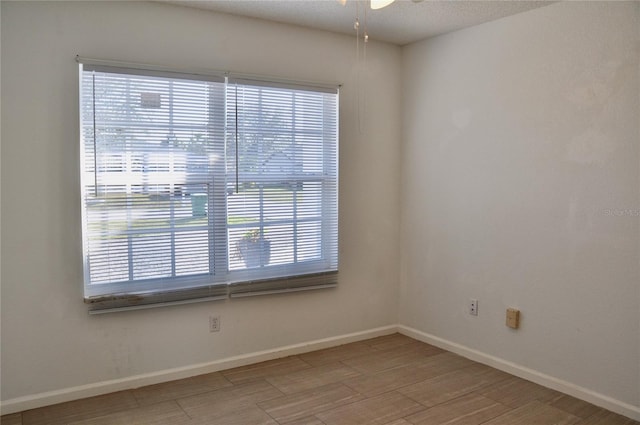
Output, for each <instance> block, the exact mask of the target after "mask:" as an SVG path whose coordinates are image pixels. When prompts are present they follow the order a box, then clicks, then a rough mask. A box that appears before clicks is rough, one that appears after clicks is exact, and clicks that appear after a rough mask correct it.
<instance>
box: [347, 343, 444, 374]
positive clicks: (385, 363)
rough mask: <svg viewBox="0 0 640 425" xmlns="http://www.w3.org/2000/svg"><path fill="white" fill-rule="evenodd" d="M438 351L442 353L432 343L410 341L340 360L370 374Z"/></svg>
mask: <svg viewBox="0 0 640 425" xmlns="http://www.w3.org/2000/svg"><path fill="white" fill-rule="evenodd" d="M440 353H444V351H443V350H441V349H439V348H437V347H434V346H432V345H427V344H422V343H415V344H412V343H410V344H403V345H400V346H398V347H396V348H393V349H387V350H376V351H374V352H371V353H367V354H365V355H362V356H358V357H353V358H350V359H345V360H342V363H344V364H346V365H347V366H351V367H352V368H354V369H355V370H357V371H359V372H362V373H369V374H371V373H376V372H380V371H383V370H386V369H392V368H394V367H399V366H405V365H407V364H410V363H419V362H421V361H423V360H424V358H425V357H426V356H432V355H436V354H440Z"/></svg>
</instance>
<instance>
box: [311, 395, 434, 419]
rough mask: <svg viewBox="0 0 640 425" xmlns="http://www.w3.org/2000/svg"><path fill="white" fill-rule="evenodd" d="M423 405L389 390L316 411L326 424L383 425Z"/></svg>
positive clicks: (418, 409)
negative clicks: (333, 407)
mask: <svg viewBox="0 0 640 425" xmlns="http://www.w3.org/2000/svg"><path fill="white" fill-rule="evenodd" d="M421 410H424V406H422V405H420V404H418V403H416V402H415V401H413V400H411V399H410V398H408V397H405V396H403V395H402V394H400V393H397V392H389V393H385V394H382V395H380V396H377V397H373V398H368V399H365V400H362V401H358V402H356V403H351V404H348V405H346V406H342V407H337V408H335V409H331V410H328V411H326V412H321V413H318V414H317V415H316V416H317V417H318V418H320V420H321V421H322V422H324V423H325V424H326V425H357V424H366V425H385V424H388V423H389V422H393V421H395V420H397V419H401V418H403V417H405V416H409V415H412V414H414V413H417V412H419V411H421Z"/></svg>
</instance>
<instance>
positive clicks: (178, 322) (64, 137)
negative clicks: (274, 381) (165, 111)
mask: <svg viewBox="0 0 640 425" xmlns="http://www.w3.org/2000/svg"><path fill="white" fill-rule="evenodd" d="M367 53H368V71H367V72H366V73H364V74H363V75H360V76H358V74H357V72H356V62H355V40H354V39H353V38H352V37H347V36H339V35H333V34H328V33H323V32H320V31H313V30H306V29H302V28H299V27H289V26H285V25H278V24H274V23H269V22H264V21H257V20H251V19H243V18H238V17H233V16H231V15H222V14H214V13H209V12H203V11H200V10H195V9H188V8H183V7H178V6H172V5H165V4H158V3H145V2H43V3H32V2H2V167H1V169H2V399H3V400H8V399H13V398H16V397H20V396H29V395H34V394H38V393H41V392H44V391H50V390H57V389H64V388H68V387H73V386H78V385H82V384H90V383H96V382H102V381H106V380H110V379H117V378H124V377H129V376H132V375H137V374H143V373H151V372H157V371H162V370H165V369H168V368H174V367H181V366H189V365H193V364H198V363H202V362H210V361H214V360H217V359H224V358H227V357H229V356H235V355H241V354H247V353H252V352H256V351H260V350H267V349H270V348H276V347H281V346H286V345H289V344H296V343H302V342H307V341H312V340H315V339H319V338H326V337H331V336H338V335H343V334H347V333H351V332H356V331H361V330H368V329H372V328H376V327H379V326H384V325H390V324H395V323H396V321H397V310H396V308H397V307H396V303H395V300H396V298H397V288H398V276H399V236H398V228H399V224H398V217H399V193H398V185H399V176H400V172H399V160H400V153H399V152H400V151H399V143H400V80H399V74H400V63H401V60H400V58H401V51H400V49H399V48H398V47H395V46H391V45H386V44H378V43H372V44H371V45H370V46H369V50H368V52H367ZM77 54H79V55H81V56H85V57H91V58H99V59H111V60H119V61H129V62H140V63H150V64H157V65H161V66H165V67H175V68H177V69H201V68H202V69H214V70H233V71H237V72H244V73H251V74H261V75H272V76H276V77H281V78H290V79H296V80H309V81H326V82H341V83H343V84H344V85H343V87H342V90H341V93H340V119H341V127H340V144H341V147H340V160H341V167H340V179H341V182H340V226H341V234H340V240H341V246H340V256H341V258H340V260H341V266H340V267H341V277H340V287H339V289H337V290H326V291H317V292H309V293H299V294H292V295H281V296H268V297H259V298H252V299H241V300H233V301H226V302H213V303H200V304H192V305H185V306H176V307H167V308H156V309H151V310H145V311H132V312H125V313H117V314H108V315H101V316H88V315H87V309H86V307H85V305H83V301H82V243H81V224H80V182H79V165H78V161H79V140H78V105H77V103H78V100H77V97H78V68H77V64H76V63H75V60H74V59H75V55H77ZM358 82H361V83H362V90H363V92H364V91H366V92H367V93H368V94H367V96H368V99H369V100H370V102H371V103H370V106H369V107H368V114H369V116H367V117H366V118H363V119H362V120H361V121H360V122H358V121H357V119H356V116H357V113H356V100H357V99H358V91H357V83H358ZM380 117H388V119H381V118H380ZM210 314H218V315H220V316H221V325H222V330H221V332H220V333H217V334H210V333H209V330H208V317H209V315H210Z"/></svg>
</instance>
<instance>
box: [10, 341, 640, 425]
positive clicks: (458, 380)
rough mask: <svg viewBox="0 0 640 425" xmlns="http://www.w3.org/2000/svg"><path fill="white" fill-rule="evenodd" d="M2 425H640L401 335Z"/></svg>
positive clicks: (52, 409)
mask: <svg viewBox="0 0 640 425" xmlns="http://www.w3.org/2000/svg"><path fill="white" fill-rule="evenodd" d="M1 423H2V425H45V424H46V425H58V424H70V425H116V424H117V425H136V424H144V425H278V424H280V425H284V424H287V425H352V424H366V425H438V424H449V425H479V424H484V425H518V424H522V425H533V424H539V425H553V424H558V425H560V424H562V425H565V424H567V425H569V424H577V425H631V424H636V425H640V423H639V422H636V421H632V420H630V419H627V418H624V417H622V416H619V415H616V414H614V413H611V412H608V411H606V410H604V409H601V408H599V407H596V406H593V405H591V404H589V403H586V402H583V401H581V400H577V399H575V398H573V397H570V396H567V395H563V394H561V393H559V392H557V391H553V390H550V389H548V388H545V387H542V386H540V385H536V384H534V383H531V382H529V381H525V380H523V379H520V378H516V377H514V376H511V375H509V374H506V373H504V372H501V371H498V370H496V369H493V368H490V367H488V366H484V365H481V364H479V363H475V362H473V361H471V360H467V359H465V358H463V357H460V356H457V355H455V354H452V353H449V352H446V351H443V350H441V349H439V348H436V347H433V346H431V345H428V344H424V343H421V342H418V341H415V340H413V339H411V338H408V337H406V336H403V335H400V334H394V335H389V336H383V337H379V338H374V339H370V340H367V341H362V342H356V343H352V344H347V345H342V346H339V347H335V348H330V349H326V350H321V351H315V352H312V353H307V354H302V355H299V356H292V357H287V358H283V359H278V360H273V361H269V362H264V363H259V364H255V365H250V366H245V367H240V368H236V369H229V370H225V371H222V372H216V373H211V374H208V375H201V376H197V377H194V378H188V379H182V380H179V381H174V382H169V383H165V384H159V385H152V386H148V387H143V388H138V389H135V390H130V391H122V392H118V393H113V394H107V395H104V396H99V397H92V398H88V399H84V400H78V401H72V402H69V403H62V404H57V405H54V406H48V407H43V408H39V409H33V410H28V411H25V412H22V413H16V414H12V415H6V416H3V417H2V418H1Z"/></svg>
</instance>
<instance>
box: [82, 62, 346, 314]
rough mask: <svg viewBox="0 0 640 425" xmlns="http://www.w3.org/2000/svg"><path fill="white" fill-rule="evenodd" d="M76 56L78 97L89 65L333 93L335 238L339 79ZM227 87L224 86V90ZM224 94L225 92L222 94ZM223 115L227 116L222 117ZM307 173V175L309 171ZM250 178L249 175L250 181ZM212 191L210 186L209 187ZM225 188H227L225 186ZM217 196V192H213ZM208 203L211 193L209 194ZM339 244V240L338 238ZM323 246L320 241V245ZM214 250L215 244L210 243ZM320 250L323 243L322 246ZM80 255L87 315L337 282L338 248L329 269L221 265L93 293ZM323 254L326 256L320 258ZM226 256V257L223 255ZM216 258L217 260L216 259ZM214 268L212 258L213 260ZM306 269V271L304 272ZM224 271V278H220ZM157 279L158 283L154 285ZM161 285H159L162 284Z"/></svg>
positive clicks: (132, 72)
mask: <svg viewBox="0 0 640 425" xmlns="http://www.w3.org/2000/svg"><path fill="white" fill-rule="evenodd" d="M76 61H77V62H78V63H79V64H80V67H79V69H80V72H79V76H80V77H79V86H80V96H79V98H78V99H79V102H81V100H82V75H83V71H87V70H93V71H99V72H109V73H122V74H127V75H141V76H149V77H163V78H180V79H194V80H199V81H212V82H223V81H225V80H226V85H229V84H232V83H234V84H248V85H254V86H267V87H269V88H285V89H293V90H310V91H314V92H322V93H335V95H336V98H335V127H336V128H335V147H334V149H335V153H334V155H335V162H334V163H333V165H332V166H333V167H335V190H334V192H335V201H332V202H335V207H332V208H334V209H335V214H336V219H335V222H334V223H332V225H333V226H334V227H335V235H336V240H337V239H338V236H337V235H338V229H337V227H338V222H337V211H338V181H339V179H338V164H339V155H338V146H339V144H338V133H339V87H340V85H339V84H331V83H329V84H327V83H308V82H292V81H288V80H283V79H272V78H264V77H256V76H247V75H241V74H232V73H228V72H226V73H220V72H211V71H204V72H203V71H198V72H190V71H187V72H183V71H176V70H175V69H168V68H164V67H156V66H148V65H140V64H130V63H124V62H112V61H102V60H95V59H83V58H80V57H76ZM225 90H226V89H225ZM224 96H226V94H225V95H224ZM79 114H80V129H81V130H80V141H81V145H83V144H84V136H83V132H82V128H83V122H82V121H83V120H82V115H83V110H82V105H79ZM224 120H226V117H225V118H224ZM84 168H85V155H84V147H83V146H81V173H82V183H81V190H82V203H83V206H82V208H83V209H84V208H85V193H84V192H85V181H84V179H85V170H84ZM304 177H305V176H300V178H299V179H300V180H301V181H308V180H307V179H305V178H304ZM307 177H308V176H307ZM319 179H320V180H321V181H322V180H323V177H322V176H319ZM252 181H253V180H252ZM210 190H214V189H213V188H210ZM225 190H226V188H225ZM321 193H323V196H327V194H326V191H324V190H323V191H322V192H321ZM214 196H215V194H214ZM209 202H210V203H211V202H212V197H211V196H210V197H209ZM321 205H322V206H321V208H322V209H324V208H326V203H325V202H323V203H322V204H321ZM219 215H220V214H211V215H210V218H209V221H208V223H209V224H207V226H208V228H209V231H210V232H214V231H216V227H217V226H215V225H213V226H212V224H213V223H212V222H211V221H212V220H217V221H220V217H217V216H219ZM86 220H87V218H86V215H85V214H84V213H83V214H82V221H83V241H85V242H83V243H86V237H87V236H86V235H87V234H88V229H87V223H86ZM324 226H325V225H324V224H323V230H322V232H323V233H326V232H327V230H326V229H325V227H324ZM218 227H222V230H220V229H218V230H217V231H224V232H225V234H226V233H227V231H228V224H227V218H226V212H225V217H224V226H218ZM216 238H217V236H215V235H213V236H211V237H210V240H215V239H216ZM336 243H337V242H336ZM322 245H324V243H323V244H322ZM212 249H214V250H218V249H219V248H218V247H216V248H212ZM227 249H228V244H225V245H224V250H225V257H228V253H227ZM323 249H324V248H323ZM83 252H86V248H85V249H83ZM210 255H211V257H212V258H215V257H216V256H220V255H221V252H216V251H214V252H212V253H211V254H210ZM83 256H84V262H85V266H84V270H85V285H84V286H85V303H86V304H87V305H88V307H89V312H90V313H91V314H96V313H105V312H111V311H122V310H130V309H141V308H151V307H159V306H164V305H175V304H185V303H194V302H203V301H211V300H222V299H226V298H241V297H247V296H255V295H268V294H276V293H284V292H297V291H306V290H313V289H325V288H334V287H336V286H337V282H338V271H337V268H338V253H337V251H336V254H335V270H331V269H327V270H326V271H323V272H318V271H317V270H318V268H317V267H305V266H299V268H300V272H299V273H296V274H295V275H284V276H283V275H282V274H279V273H278V271H280V270H281V269H286V268H287V267H288V266H287V265H283V266H277V265H275V266H269V268H268V273H267V274H265V275H264V276H261V278H259V279H256V278H255V277H253V278H252V277H251V276H250V275H251V273H250V272H245V271H244V270H230V269H228V268H226V267H225V269H226V271H225V272H224V273H222V274H215V273H213V272H210V273H204V274H198V275H191V276H184V277H173V278H153V279H140V280H136V281H135V282H132V281H124V282H122V283H110V284H109V285H110V286H112V287H113V288H114V289H116V290H113V291H110V292H111V293H108V294H104V293H99V292H94V293H92V291H90V290H87V288H88V287H89V286H90V284H87V282H89V280H90V279H89V276H88V273H89V268H88V266H87V264H86V261H87V256H86V255H85V254H83ZM323 258H324V257H323ZM225 261H226V260H225ZM325 261H327V260H326V259H322V260H315V261H310V262H309V264H318V263H322V262H325ZM214 262H215V260H214ZM213 266H214V267H216V265H215V263H214V265H213ZM304 270H307V272H305V271H304ZM220 276H222V277H223V278H221V277H220ZM132 283H134V284H135V287H134V288H133V289H132V290H131V286H132ZM158 283H162V284H161V285H158ZM119 286H121V287H122V288H123V289H124V287H125V286H126V287H127V289H130V290H127V291H124V290H123V291H119V290H117V287H119ZM160 288H162V289H160Z"/></svg>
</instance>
